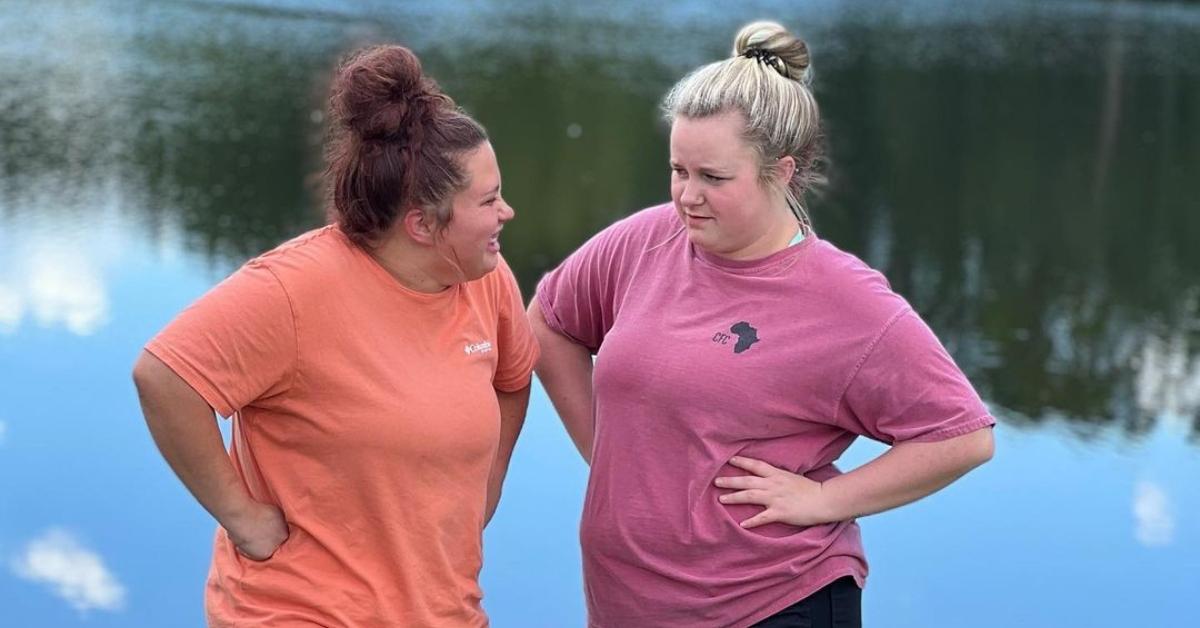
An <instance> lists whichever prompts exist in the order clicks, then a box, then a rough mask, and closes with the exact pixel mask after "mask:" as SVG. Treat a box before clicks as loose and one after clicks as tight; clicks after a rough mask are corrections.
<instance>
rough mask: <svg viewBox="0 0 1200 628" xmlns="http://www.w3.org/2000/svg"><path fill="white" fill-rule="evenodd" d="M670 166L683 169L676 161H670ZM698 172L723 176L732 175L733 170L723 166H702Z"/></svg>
mask: <svg viewBox="0 0 1200 628" xmlns="http://www.w3.org/2000/svg"><path fill="white" fill-rule="evenodd" d="M670 164H671V167H672V168H682V167H683V166H681V165H680V164H679V162H677V161H675V160H674V159H672V160H670ZM698 170H700V171H701V172H707V173H709V174H714V173H718V172H719V173H721V174H730V173H732V169H730V168H726V167H723V166H700V167H699V168H698Z"/></svg>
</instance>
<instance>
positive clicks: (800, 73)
mask: <svg viewBox="0 0 1200 628" xmlns="http://www.w3.org/2000/svg"><path fill="white" fill-rule="evenodd" d="M756 50H761V51H762V52H763V53H766V55H767V58H768V59H769V58H770V57H774V58H775V59H778V61H779V64H780V65H782V68H781V67H780V65H777V64H775V63H774V62H772V61H767V64H768V65H770V66H771V67H772V68H774V69H775V71H777V72H779V73H780V74H781V75H783V76H785V77H787V78H790V79H793V80H796V81H800V82H807V81H808V76H809V72H808V67H809V64H810V63H811V59H810V58H809V55H808V44H806V43H804V40H803V39H800V38H799V37H796V36H795V35H793V34H791V33H790V32H788V29H786V28H784V27H783V25H781V24H779V23H777V22H767V21H762V22H751V23H750V24H747V25H745V26H743V27H742V29H741V30H739V31H738V34H737V36H736V37H734V39H733V55H734V56H735V57H752V56H753V55H754V54H755V53H754V51H756Z"/></svg>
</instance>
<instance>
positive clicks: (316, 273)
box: [245, 225, 355, 293]
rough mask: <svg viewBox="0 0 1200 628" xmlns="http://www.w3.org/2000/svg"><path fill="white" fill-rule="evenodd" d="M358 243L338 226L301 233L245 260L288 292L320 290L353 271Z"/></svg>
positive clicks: (343, 278) (343, 279) (248, 266)
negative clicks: (272, 276) (269, 275)
mask: <svg viewBox="0 0 1200 628" xmlns="http://www.w3.org/2000/svg"><path fill="white" fill-rule="evenodd" d="M354 257H355V245H354V243H353V242H351V241H350V239H349V238H347V237H346V236H345V235H344V234H343V233H342V232H341V230H340V229H338V228H337V226H335V225H328V226H325V227H319V228H316V229H313V230H311V231H307V232H305V233H302V234H300V235H298V236H296V237H294V238H292V239H290V240H288V241H286V242H283V243H282V244H280V245H279V246H276V247H275V248H273V249H271V250H269V251H267V252H265V253H263V254H261V255H259V256H258V257H255V258H254V259H251V260H250V261H248V262H246V266H245V268H247V269H260V270H266V271H269V272H270V273H271V274H273V275H275V277H276V279H278V280H279V282H280V283H281V284H282V285H283V287H284V289H285V290H287V291H288V292H289V293H292V292H301V291H303V290H304V289H305V287H311V288H312V289H313V290H317V291H320V290H322V289H328V288H329V287H330V286H331V285H335V284H336V282H338V281H345V280H346V279H347V277H348V276H350V275H351V274H352V272H351V270H350V268H349V266H350V265H351V264H352V262H353V260H354Z"/></svg>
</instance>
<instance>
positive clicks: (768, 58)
mask: <svg viewBox="0 0 1200 628" xmlns="http://www.w3.org/2000/svg"><path fill="white" fill-rule="evenodd" d="M742 56H743V57H746V58H747V59H754V60H755V61H758V62H759V63H762V64H765V65H767V66H770V68H771V69H772V70H775V71H776V72H778V73H779V74H780V75H781V76H783V77H784V78H791V77H790V76H788V70H787V64H786V63H784V62H783V59H780V58H779V55H777V54H775V53H773V52H770V51H767V50H763V49H762V48H751V49H749V50H747V51H746V52H743V53H742Z"/></svg>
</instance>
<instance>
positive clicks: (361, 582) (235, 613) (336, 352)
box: [146, 226, 538, 627]
mask: <svg viewBox="0 0 1200 628" xmlns="http://www.w3.org/2000/svg"><path fill="white" fill-rule="evenodd" d="M146 349H147V350H148V351H149V352H150V353H152V354H154V355H155V356H157V357H158V358H159V359H161V360H162V361H163V362H165V363H166V364H167V365H168V366H169V367H170V368H171V369H172V370H174V371H175V372H176V373H177V374H179V376H180V377H182V378H183V379H184V380H185V381H187V382H188V384H190V385H191V387H192V388H194V389H195V390H196V391H197V392H198V393H199V394H200V395H201V396H202V397H204V399H205V400H206V401H207V402H208V403H209V404H210V405H211V406H212V407H213V408H214V409H215V410H216V411H217V412H218V413H219V414H220V415H221V416H233V417H234V441H233V444H232V446H231V448H230V456H231V458H232V459H233V463H234V467H235V469H237V471H238V473H239V474H240V475H241V476H242V478H243V479H244V480H245V481H246V485H247V487H248V488H249V490H250V493H251V495H253V496H254V497H255V498H256V499H258V500H261V501H265V502H269V503H273V504H276V505H278V506H279V507H280V508H281V509H282V510H283V512H284V515H285V517H286V519H287V521H288V527H289V531H290V536H289V537H288V539H287V541H285V542H284V543H283V545H281V546H280V547H279V549H278V550H276V552H275V555H274V556H272V557H271V558H270V559H268V560H266V561H263V562H255V561H252V560H249V559H247V558H245V557H243V556H242V555H241V554H238V553H237V552H236V551H235V550H234V548H233V545H232V544H231V543H230V541H229V538H228V536H227V535H226V533H225V531H224V530H223V529H221V528H218V530H217V535H216V542H215V545H214V548H213V560H212V568H211V570H210V572H209V577H208V585H207V591H206V595H205V607H206V612H207V616H208V621H209V624H210V625H212V626H247V625H256V626H310V625H321V626H389V627H391V626H485V625H487V617H486V615H484V613H483V610H482V608H481V606H480V600H481V598H482V592H481V590H480V588H479V583H478V576H479V570H480V566H481V562H482V551H481V545H482V532H483V523H484V521H483V518H484V508H485V501H486V496H487V485H488V476H489V473H490V471H491V467H492V463H493V460H494V458H495V455H496V451H497V443H498V440H499V434H500V412H499V406H498V404H497V401H496V390H502V391H516V390H520V389H521V388H523V387H525V386H526V385H528V384H529V380H530V372H531V371H532V369H533V363H534V361H535V360H536V358H537V353H538V349H537V344H536V342H535V340H534V338H533V334H532V332H531V330H530V328H529V324H528V322H527V320H526V318H525V314H524V310H523V308H522V304H521V297H520V293H519V289H518V287H517V284H516V281H515V280H514V278H513V275H512V271H511V270H509V268H508V266H507V264H505V263H504V261H503V260H501V262H500V265H499V267H498V268H497V269H496V270H495V271H493V272H491V273H489V274H487V275H486V276H484V277H482V278H481V279H478V280H475V281H471V282H468V283H464V284H460V285H457V286H454V287H451V288H449V289H447V290H445V291H443V292H441V293H437V294H425V293H420V292H415V291H412V290H408V289H406V288H405V287H403V286H402V285H401V284H399V283H398V282H397V281H396V280H395V279H394V278H392V276H391V275H390V274H388V273H387V271H385V270H384V269H383V268H382V267H381V266H379V265H378V263H376V262H375V260H374V259H373V258H371V257H370V256H369V255H367V254H366V253H365V252H364V251H363V250H362V249H360V248H358V247H357V246H355V245H354V244H353V243H351V242H350V240H349V239H348V238H347V237H346V236H345V235H344V234H343V233H342V232H341V231H340V230H339V229H338V228H337V227H333V226H331V227H325V228H323V229H318V230H315V231H312V232H310V233H307V234H305V235H303V236H300V237H298V238H296V239H294V240H292V241H290V242H287V243H285V244H283V245H281V246H279V247H278V248H276V249H274V250H273V251H270V252H268V253H266V254H265V255H262V256H261V257H259V258H257V259H254V260H251V261H250V262H248V263H247V264H246V265H245V266H243V267H242V268H241V269H240V270H238V271H237V272H236V273H234V274H233V275H232V276H230V277H229V278H228V279H226V280H225V281H223V282H222V283H221V284H220V285H218V286H216V287H215V288H213V289H212V290H211V291H210V292H209V293H208V294H206V295H204V297H202V298H201V299H200V300H199V301H197V302H196V303H194V304H193V305H192V306H190V307H189V308H188V309H186V310H184V312H183V313H181V314H180V315H179V317H178V318H176V319H175V320H174V321H173V322H172V323H171V324H170V325H168V326H167V327H166V329H164V330H163V331H162V332H161V333H159V335H158V336H157V337H155V338H154V339H153V340H152V341H150V343H149V344H148V345H147V346H146Z"/></svg>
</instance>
